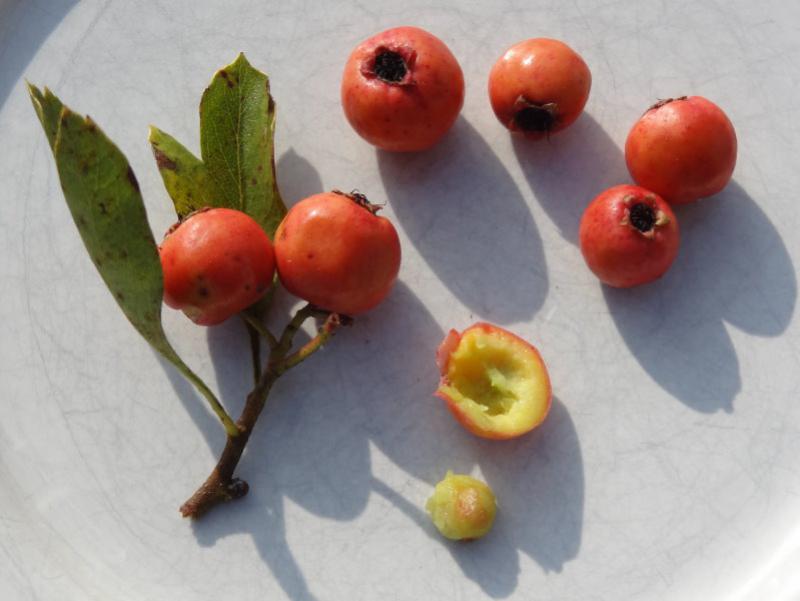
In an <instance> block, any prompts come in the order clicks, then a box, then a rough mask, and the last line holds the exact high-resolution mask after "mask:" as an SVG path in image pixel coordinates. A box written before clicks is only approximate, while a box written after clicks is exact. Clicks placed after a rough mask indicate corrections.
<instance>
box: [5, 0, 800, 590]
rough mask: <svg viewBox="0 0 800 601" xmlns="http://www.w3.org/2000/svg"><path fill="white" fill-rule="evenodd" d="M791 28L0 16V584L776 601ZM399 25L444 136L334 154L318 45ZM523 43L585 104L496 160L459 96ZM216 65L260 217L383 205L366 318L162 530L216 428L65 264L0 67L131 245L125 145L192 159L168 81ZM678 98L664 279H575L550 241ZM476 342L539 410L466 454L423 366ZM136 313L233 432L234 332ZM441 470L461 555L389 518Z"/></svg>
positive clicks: (73, 251) (566, 230)
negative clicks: (530, 40)
mask: <svg viewBox="0 0 800 601" xmlns="http://www.w3.org/2000/svg"><path fill="white" fill-rule="evenodd" d="M799 19H800V5H798V4H797V3H793V2H780V1H778V0H776V1H773V2H767V3H753V2H746V1H736V2H725V3H719V2H713V1H703V2H671V3H665V2H642V1H637V0H630V1H622V2H614V3H605V4H600V3H594V2H590V1H588V0H577V1H575V2H561V1H556V0H553V1H528V2H510V1H509V2H502V3H501V2H488V1H487V2H480V1H471V2H458V1H452V2H442V3H439V5H438V6H436V7H432V6H429V4H428V3H425V2H417V1H415V0H411V1H405V2H397V1H394V2H382V1H381V2H378V1H375V2H367V3H365V2H338V3H323V2H317V3H315V2H310V1H308V2H297V3H292V2H264V1H256V0H251V1H244V0H235V1H234V0H230V1H226V2H211V1H200V0H170V1H166V0H161V1H155V0H154V1H152V2H125V1H123V0H109V1H106V2H94V1H87V2H82V3H74V2H71V1H70V0H38V1H34V0H5V1H1V2H0V132H2V137H1V138H0V141H1V142H2V161H0V181H2V187H0V197H1V199H0V279H1V280H2V287H0V317H1V318H2V319H1V320H0V324H2V325H0V331H1V332H2V335H0V397H2V398H1V399H0V400H1V401H2V415H3V418H2V421H0V550H2V555H1V556H0V557H2V559H0V598H2V599H4V600H6V599H8V600H20V601H23V600H33V599H36V600H39V599H59V600H64V601H71V600H78V599H81V600H83V599H98V600H100V599H102V600H107V599H115V600H119V601H127V600H131V599H148V600H151V601H156V600H169V601H194V600H200V599H211V598H222V597H225V598H229V599H238V600H240V601H247V600H255V599H301V600H302V599H319V600H327V599H347V600H349V601H355V600H358V599H369V600H374V599H409V600H411V599H413V600H419V599H434V598H443V599H482V598H486V597H487V596H488V597H492V598H498V599H499V598H508V599H515V600H516V599H525V600H530V599H542V600H544V599H547V600H552V599H558V600H581V601H585V600H609V601H611V600H613V601H621V600H634V599H635V600H637V601H639V600H646V601H647V600H656V599H658V600H669V601H673V600H686V599H690V600H691V599H702V600H704V601H709V600H722V599H725V600H728V599H753V600H755V599H758V600H764V599H769V600H773V599H776V600H777V599H789V598H795V599H796V598H798V596H797V595H798V593H797V591H798V574H799V573H800V569H798V566H800V553H798V540H799V539H800V470H798V460H797V458H798V456H800V403H798V397H799V396H800V377H799V374H800V363H799V361H798V352H799V349H800V331H799V330H798V319H797V312H796V305H797V278H796V266H797V264H798V261H800V235H798V231H800V217H799V215H800V212H798V210H797V190H798V187H800V175H799V172H798V169H797V144H796V142H797V138H798V134H800V118H798V112H797V97H798V93H800V89H798V87H797V82H798V81H800V74H799V73H798V68H797V65H798V64H800V51H799V50H798V45H797V39H798V26H797V23H798V20H799ZM399 24H416V25H419V26H422V27H424V28H426V29H428V30H430V31H432V32H434V33H435V34H437V35H439V36H440V37H441V38H442V39H443V40H444V41H445V42H446V43H447V44H448V45H450V47H451V48H452V50H453V51H454V53H455V54H456V56H457V57H458V58H459V60H460V61H461V64H462V67H463V69H464V72H465V76H466V80H467V100H466V104H465V106H464V110H463V113H462V118H461V119H460V120H459V121H458V123H457V125H456V127H455V129H454V131H453V132H452V133H451V134H450V135H449V136H448V137H447V138H446V139H445V140H444V142H443V143H442V144H441V145H439V146H438V147H437V148H435V149H434V150H432V151H430V152H427V153H423V154H419V155H416V156H392V155H388V154H384V153H379V152H376V151H375V150H374V149H372V148H371V147H370V146H368V145H367V144H365V143H364V142H362V141H361V140H360V139H359V138H358V137H357V136H356V135H355V134H354V133H353V132H352V131H351V130H350V129H349V127H348V125H347V123H346V121H345V119H344V117H343V115H342V112H341V109H340V106H339V100H338V98H339V96H338V94H339V89H338V86H339V78H340V73H341V69H342V66H343V64H344V60H345V58H346V57H347V55H348V53H349V51H350V49H351V48H352V47H353V46H354V45H355V44H356V43H357V42H358V41H360V40H361V39H362V38H364V37H366V36H368V35H369V34H372V33H374V32H377V31H379V30H381V29H384V28H387V27H390V26H394V25H399ZM535 36H551V37H556V38H560V39H564V40H566V41H567V42H568V43H570V44H571V45H572V46H573V47H574V48H576V49H577V50H578V51H579V52H580V53H581V54H582V55H583V56H584V57H585V59H586V61H587V63H588V64H589V65H590V67H591V69H592V72H593V75H594V84H593V89H592V96H591V98H590V100H589V104H588V107H587V114H585V115H584V116H583V117H581V119H580V120H579V121H578V122H577V123H576V124H575V125H574V126H573V127H572V128H571V129H570V130H568V131H566V132H564V133H562V134H559V135H557V136H554V137H553V138H552V139H551V140H550V141H549V142H541V143H538V144H528V143H525V142H522V141H517V140H512V139H510V137H509V136H508V135H507V132H506V131H505V130H504V129H502V128H501V127H500V126H499V125H498V124H497V123H496V122H495V120H494V117H493V115H492V114H491V111H490V108H489V106H488V101H487V96H486V77H487V73H488V70H489V68H490V66H491V64H492V62H493V61H494V60H495V59H496V58H497V57H498V56H499V55H500V54H501V52H502V51H503V50H504V49H505V48H506V47H507V46H509V45H510V44H511V43H513V42H516V41H519V40H521V39H524V38H527V37H535ZM240 50H243V51H245V52H246V53H247V55H248V57H249V58H250V60H251V61H252V62H253V64H254V65H255V66H257V67H259V68H261V69H263V70H266V71H267V72H268V73H269V74H270V76H271V80H272V90H273V93H274V96H275V98H276V101H277V103H278V107H279V116H278V137H277V143H278V157H279V163H278V165H279V166H278V169H279V180H280V184H281V188H282V190H283V193H284V196H285V197H286V198H287V200H288V201H289V202H294V201H296V200H298V199H299V198H302V197H304V196H305V195H308V194H310V193H312V192H317V191H320V190H323V189H330V188H343V189H350V188H358V189H359V190H362V191H365V192H367V193H368V194H369V195H370V197H371V198H372V199H373V200H375V201H378V202H380V201H382V200H387V201H388V205H387V207H386V210H385V214H386V215H388V216H389V217H390V218H392V219H393V220H394V221H395V223H396V224H397V225H398V229H399V231H400V235H401V239H402V243H403V249H404V263H403V267H402V272H401V280H402V282H401V283H400V284H399V285H398V286H397V288H396V290H395V291H394V292H393V294H392V295H391V297H390V299H389V300H388V301H387V302H386V303H384V304H383V305H382V306H381V307H380V308H379V309H377V310H375V311H374V312H372V313H370V314H369V315H367V316H365V317H363V318H360V319H358V320H357V322H356V324H355V325H354V326H353V327H352V328H350V329H348V330H346V331H343V332H342V333H341V334H340V335H339V336H338V337H337V338H336V339H335V340H334V341H333V343H332V344H330V346H329V347H328V348H326V350H325V351H324V352H323V353H320V354H319V355H317V356H315V357H314V358H313V359H312V360H311V361H309V363H308V365H305V366H303V367H302V368H301V369H299V370H298V371H296V372H293V373H292V374H291V375H289V376H287V377H286V378H285V379H284V380H282V381H281V382H280V384H279V386H278V387H277V389H276V390H275V393H274V395H273V397H272V400H271V402H270V404H269V408H268V409H267V411H266V412H265V414H264V415H263V417H262V420H261V422H260V426H259V428H258V429H257V432H256V434H255V436H254V439H253V440H252V441H251V444H250V447H249V450H248V452H247V454H246V457H245V459H244V460H243V462H242V464H241V466H240V470H239V473H240V474H241V475H242V476H243V477H245V478H246V479H247V480H249V482H250V484H251V487H252V489H251V494H250V495H249V496H248V497H246V498H245V499H243V500H241V501H239V502H237V503H235V504H231V505H229V506H227V507H224V508H220V509H218V510H216V511H215V512H214V513H212V514H211V515H209V516H208V517H207V518H206V519H204V520H203V521H201V522H198V523H196V524H192V523H190V522H187V521H184V520H182V519H181V518H180V517H179V515H178V512H177V507H178V506H179V504H180V503H181V502H182V501H183V500H184V498H185V497H186V496H187V495H188V494H189V493H190V492H191V491H192V490H193V489H194V487H195V486H196V485H197V484H199V482H200V481H201V479H202V478H203V477H204V476H205V475H206V474H207V472H208V471H209V469H210V467H211V465H212V463H213V461H214V458H215V456H216V454H217V453H218V452H219V450H220V447H221V445H222V442H223V435H222V432H221V430H220V428H219V427H218V425H217V423H216V422H215V421H214V419H213V418H212V417H210V416H209V414H208V413H207V411H206V410H205V407H204V406H203V404H202V403H201V401H200V400H199V399H198V397H197V395H196V394H195V393H194V392H193V391H192V389H191V388H190V387H189V386H187V385H186V384H184V383H183V381H182V380H181V378H180V377H179V376H178V375H176V373H175V372H174V371H173V369H172V368H171V367H170V366H168V365H167V364H164V363H162V362H161V361H160V360H159V359H158V358H157V357H156V355H154V353H153V352H152V351H151V350H150V349H149V347H148V346H147V344H146V343H145V342H143V341H142V340H141V339H140V338H139V337H138V336H137V334H136V333H135V331H134V330H133V328H131V327H130V325H129V324H128V323H127V322H126V321H125V319H124V317H123V316H122V314H121V313H120V312H119V311H118V309H117V307H116V305H115V303H114V301H113V299H112V298H111V296H110V295H109V294H108V292H107V291H106V290H105V288H104V287H103V284H102V282H101V280H100V278H99V277H98V275H97V274H96V272H95V270H94V268H93V267H92V265H91V263H90V261H89V260H88V259H87V256H86V255H85V252H84V250H83V248H82V245H81V242H80V240H79V238H78V236H77V232H76V230H75V228H74V226H73V224H72V223H71V221H70V217H69V214H68V212H67V210H66V206H65V203H64V201H63V198H62V195H61V192H60V189H59V185H58V181H57V177H56V174H55V170H54V166H53V163H52V159H51V156H50V154H49V151H48V149H47V146H46V143H45V138H44V136H43V135H42V132H41V130H40V127H39V124H38V123H37V122H36V119H35V116H34V113H33V111H32V109H31V106H30V103H29V101H28V99H27V97H26V94H25V91H24V86H23V77H26V78H28V79H30V80H31V81H32V82H34V83H37V84H46V85H49V86H51V87H52V88H53V90H55V91H56V92H57V93H58V94H59V95H60V96H61V97H62V98H63V99H64V101H65V102H67V103H68V104H69V105H70V106H72V107H73V108H75V109H76V110H79V111H81V112H88V113H89V114H91V115H92V117H93V118H94V119H96V121H97V122H98V123H99V124H100V125H101V126H102V127H103V128H104V129H105V131H106V132H107V133H108V134H109V135H110V136H111V137H112V138H113V139H114V140H115V141H116V142H117V143H118V144H119V145H120V146H121V147H122V149H123V150H124V152H125V153H126V154H127V155H128V157H129V158H130V160H131V162H132V164H133V167H134V169H135V171H136V173H137V175H138V177H139V181H140V183H141V186H142V190H143V193H144V196H145V199H146V203H147V207H148V210H149V215H150V220H151V224H152V226H153V228H154V230H155V231H156V232H157V233H160V232H163V231H164V230H165V229H166V228H167V227H168V225H169V224H170V222H171V220H172V215H171V208H170V204H169V202H168V199H167V196H166V194H165V192H164V190H163V187H162V184H161V182H160V179H159V176H158V173H157V172H156V169H155V165H154V163H153V160H152V157H151V156H150V150H149V147H148V144H147V141H146V136H147V126H148V124H149V123H155V124H157V125H159V126H160V127H162V128H164V129H166V130H167V131H169V132H171V133H172V134H174V135H175V136H176V137H178V138H179V139H180V140H183V141H186V142H187V143H189V144H190V146H191V148H193V149H194V150H197V139H198V138H197V135H198V134H197V131H198V130H197V128H198V123H197V112H196V107H197V102H198V100H199V96H200V93H201V92H202V90H203V88H204V87H205V85H206V83H207V82H208V80H209V78H210V76H211V74H212V73H213V72H214V70H215V69H217V68H218V67H221V66H223V65H225V64H227V63H228V62H230V61H231V60H233V58H234V57H235V56H236V53H237V52H238V51H240ZM686 93H689V94H701V95H704V96H707V97H709V98H711V99H712V100H714V101H716V102H718V103H719V104H720V105H722V107H723V108H724V109H725V110H726V111H727V113H728V114H729V115H730V117H731V119H732V120H733V122H734V123H735V125H736V128H737V131H738V134H739V141H740V151H739V163H738V166H737V169H736V173H735V181H734V182H733V183H731V184H730V186H729V187H728V188H727V190H726V191H725V192H723V193H722V194H720V195H719V196H718V197H716V198H713V199H710V200H707V201H705V202H702V203H698V204H697V205H696V206H692V207H686V208H682V209H680V210H679V212H678V214H679V218H680V223H681V227H682V231H683V238H684V240H683V244H682V248H681V254H680V257H679V260H678V261H677V263H676V265H675V266H674V268H673V269H672V270H671V272H670V273H669V274H668V275H667V276H666V277H665V278H664V279H663V280H662V281H660V282H659V283H656V284H654V285H651V286H648V287H645V288H641V289H637V290H630V291H626V292H622V291H613V290H606V289H604V288H603V287H601V286H600V285H599V284H598V283H597V281H596V280H595V279H594V278H593V277H592V276H591V274H590V273H589V272H588V271H587V269H586V268H585V266H584V264H583V261H582V259H581V256H580V252H579V250H578V248H577V247H576V245H575V238H576V233H577V226H578V220H579V217H580V214H581V211H582V208H583V206H585V204H586V203H587V202H588V201H589V199H591V198H592V196H594V195H595V194H596V193H598V192H599V191H601V190H602V189H604V188H605V187H607V186H609V185H612V184H616V183H621V182H625V181H628V178H627V173H626V170H625V165H624V160H623V157H622V154H621V150H620V148H621V146H622V144H623V142H624V139H625V135H626V133H627V130H628V128H629V127H630V125H631V124H632V123H633V121H634V120H635V119H636V118H637V117H638V116H639V115H640V114H641V112H642V111H643V110H644V109H645V108H646V107H647V106H648V105H649V104H650V103H652V102H653V101H654V100H656V99H658V98H663V97H669V96H677V95H681V94H686ZM290 304H291V301H290V300H289V299H286V298H285V297H284V298H283V300H282V306H283V307H284V308H288V306H289V305H290ZM476 320H486V321H490V322H495V323H498V324H501V325H504V326H506V327H508V328H510V329H512V330H514V331H515V332H517V333H518V334H520V335H522V336H523V337H525V338H528V339H530V340H531V341H532V342H534V343H535V344H536V345H537V346H538V347H539V348H540V350H541V351H542V354H543V356H544V358H545V360H546V361H547V363H548V365H549V367H550V371H551V376H552V379H553V384H554V391H555V405H554V407H553V411H552V414H551V416H550V417H549V418H548V420H547V421H546V422H545V424H544V425H543V426H542V427H541V428H539V429H538V430H537V431H536V432H534V433H532V434H531V435H529V436H526V437H524V438H522V439H520V440H517V441H514V442H510V443H505V444H492V443H489V442H486V441H480V440H477V439H475V438H473V437H471V436H470V435H468V434H467V433H466V432H464V431H463V430H462V429H461V428H460V427H459V426H457V425H456V424H455V422H453V421H452V419H451V418H450V417H449V414H448V413H447V412H446V410H445V408H444V407H443V406H442V404H441V403H440V402H439V401H438V400H437V399H434V398H433V397H432V396H431V393H432V391H433V389H434V388H435V386H436V382H437V374H436V369H435V366H434V363H433V351H434V348H435V346H436V344H437V343H438V342H439V339H440V338H441V337H442V335H443V333H444V332H445V331H446V330H447V329H449V328H451V327H456V328H463V327H465V326H467V325H469V324H470V323H471V322H473V321H476ZM166 322H167V328H168V331H169V334H170V336H171V338H172V339H173V340H174V342H175V344H176V345H177V346H178V347H179V349H180V351H181V352H182V354H183V355H184V356H185V358H186V359H187V360H188V362H189V363H190V364H191V365H193V366H195V367H196V368H197V369H198V371H200V372H201V373H202V374H203V375H204V376H205V377H207V379H208V380H209V381H210V382H211V383H212V384H213V385H214V387H215V388H217V389H218V390H220V391H221V393H222V396H223V397H224V399H225V401H226V402H227V403H228V404H229V405H230V406H231V409H232V411H234V412H235V411H237V410H238V408H239V407H241V399H242V398H243V396H244V394H245V393H246V392H247V384H248V380H249V373H250V372H249V364H248V355H247V347H246V343H245V339H244V333H243V331H242V328H241V326H240V325H239V324H237V323H232V324H229V325H224V326H221V327H218V328H213V329H209V330H204V329H200V328H196V327H193V326H192V325H191V324H189V323H188V321H187V320H185V319H184V318H182V316H180V315H179V314H176V313H174V312H172V311H167V312H166ZM447 469H454V470H457V471H463V472H469V473H473V474H476V475H480V476H481V477H483V478H484V479H485V480H486V481H487V482H489V484H490V485H491V486H492V487H493V488H494V490H495V492H496V493H497V495H498V497H499V501H500V513H499V517H498V521H497V523H496V527H495V529H494V531H493V532H492V533H491V535H490V536H489V537H487V538H486V539H484V540H482V541H480V542H478V543H474V544H469V545H455V544H451V543H448V542H446V541H443V540H442V539H441V538H440V537H439V536H438V535H437V533H436V532H435V530H434V529H433V528H432V526H431V525H430V523H429V522H428V520H427V518H426V516H425V515H424V513H423V511H422V507H423V505H424V502H425V499H426V498H427V497H428V495H429V494H430V492H431V490H432V487H433V484H434V483H435V482H436V481H437V480H438V479H439V478H441V477H442V476H443V475H444V473H445V471H446V470H447ZM793 594H794V595H795V596H794V597H792V595H793Z"/></svg>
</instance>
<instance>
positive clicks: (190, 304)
mask: <svg viewBox="0 0 800 601" xmlns="http://www.w3.org/2000/svg"><path fill="white" fill-rule="evenodd" d="M591 83H592V76H591V72H590V71H589V68H588V67H587V65H586V63H585V62H584V61H583V59H582V58H581V57H580V56H579V55H578V54H577V53H576V52H575V51H574V50H572V49H571V48H570V47H569V46H567V45H566V44H564V43H563V42H560V41H558V40H552V39H546V38H537V39H531V40H526V41H524V42H520V43H518V44H515V45H514V46H512V47H511V48H509V49H508V50H507V51H506V52H505V53H504V54H503V56H502V57H500V59H499V60H498V61H497V62H496V63H495V64H494V66H493V67H492V70H491V73H490V74H489V98H490V101H491V105H492V109H493V110H494V113H495V115H496V116H497V118H498V120H499V121H500V122H501V123H502V124H503V125H504V126H505V127H507V128H508V129H509V130H510V131H512V132H515V133H518V134H521V135H524V136H525V137H527V138H531V139H539V138H544V137H548V136H550V135H553V134H555V133H556V132H558V131H560V130H562V129H565V128H566V127H568V126H569V125H570V124H572V123H573V122H574V121H575V120H576V119H577V118H578V117H579V116H580V114H581V112H582V111H583V108H584V106H585V105H586V101H587V99H588V97H589V90H590V88H591ZM341 97H342V106H343V108H344V112H345V115H346V116H347V119H348V121H349V122H350V124H351V125H352V126H353V128H354V129H355V130H356V132H358V133H359V134H360V135H361V136H362V137H363V138H364V139H366V140H367V141H369V142H370V143H372V144H374V145H375V146H378V147H379V148H382V149H385V150H389V151H400V152H408V151H419V150H424V149H426V148H429V147H431V146H433V145H434V144H435V143H436V142H438V141H439V140H440V139H441V138H442V136H444V135H445V134H446V133H447V131H448V130H449V129H450V128H451V127H452V125H453V123H454V122H455V120H456V118H457V117H458V114H459V112H460V111H461V107H462V105H463V102H464V76H463V73H462V71H461V67H460V66H459V64H458V61H457V60H456V58H455V57H454V56H453V54H452V53H451V52H450V50H449V49H448V48H447V46H446V45H445V44H444V42H442V41H441V40H440V39H438V38H437V37H435V36H433V35H431V34H430V33H428V32H426V31H423V30H422V29H419V28H416V27H398V28H395V29H389V30H387V31H384V32H382V33H379V34H377V35H375V36H373V37H371V38H369V39H367V40H365V41H364V42H362V43H361V44H360V45H359V46H358V47H357V48H356V49H355V50H354V51H353V53H352V54H351V55H350V58H349V59H348V60H347V63H346V66H345V69H344V75H343V78H342V90H341ZM625 159H626V162H627V165H628V170H629V171H630V173H631V176H632V177H633V179H634V180H635V181H636V183H637V184H639V185H638V186H633V185H622V186H616V187H613V188H610V189H608V190H606V191H604V192H603V193H601V194H600V195H599V196H597V197H596V198H595V199H594V200H593V201H592V202H591V203H590V204H589V205H588V207H587V208H586V211H585V213H584V215H583V218H582V220H581V226H580V246H581V251H582V253H583V256H584V258H585V259H586V263H587V265H588V266H589V268H590V269H591V270H592V271H593V272H594V273H595V274H596V275H597V277H599V278H600V280H602V281H603V282H605V283H606V284H609V285H611V286H618V287H628V286H635V285H638V284H643V283H645V282H649V281H652V280H654V279H656V278H658V277H660V276H661V275H663V274H664V273H665V272H666V271H667V269H668V268H669V266H670V265H671V264H672V262H673V260H674V259H675V257H676V255H677V252H678V244H679V238H680V234H679V229H678V222H677V219H676V217H675V214H674V213H673V212H672V209H671V208H670V204H683V203H689V202H692V201H695V200H697V199H699V198H703V197H705V196H710V195H712V194H715V193H717V192H719V191H720V190H722V188H723V187H725V185H726V184H727V183H728V181H729V180H730V178H731V175H732V173H733V168H734V165H735V163H736V134H735V132H734V129H733V126H732V125H731V122H730V121H729V120H728V118H727V117H726V116H725V113H723V112H722V110H721V109H720V108H719V107H717V106H716V105H715V104H713V103H712V102H710V101H708V100H706V99H705V98H702V97H699V96H693V97H689V98H687V97H681V98H675V99H670V100H665V101H661V102H659V103H657V104H656V105H654V106H652V107H651V108H650V109H648V111H647V112H646V113H645V114H644V116H643V117H642V118H641V119H639V121H637V122H636V124H635V125H634V126H633V129H632V130H631V132H630V134H629V135H628V140H627V142H626V144H625ZM376 213H377V208H376V207H375V206H374V205H371V204H370V203H369V202H367V200H366V198H364V196H362V195H360V194H349V195H348V194H342V193H339V192H331V193H325V194H317V195H314V196H311V197H309V198H307V199H305V200H303V201H301V202H299V203H298V204H296V205H295V206H294V207H292V209H291V210H290V211H289V213H288V214H287V215H286V217H285V219H284V220H283V222H282V223H281V225H280V227H279V228H278V230H277V232H276V234H275V240H274V244H273V243H272V242H271V241H270V240H269V238H268V236H267V235H266V233H265V232H264V231H263V229H262V228H261V227H260V226H259V225H258V224H257V223H256V222H255V221H253V220H252V219H251V218H250V217H248V216H247V215H245V214H243V213H240V212H238V211H233V210H229V209H206V210H203V211H199V212H198V213H195V214H193V215H191V216H190V218H187V219H185V220H183V221H182V222H181V223H180V224H178V226H176V227H174V228H173V229H172V230H171V231H170V232H169V233H168V234H167V236H166V238H165V240H164V242H163V243H162V244H161V247H160V253H161V260H162V266H163V270H164V298H165V301H166V302H167V304H169V305H170V306H172V307H174V308H179V309H183V310H184V312H185V313H186V314H187V315H188V316H189V317H190V318H191V319H192V320H193V321H195V322H196V323H199V324H203V325H212V324H216V323H220V322H221V321H224V320H225V319H227V318H228V317H230V316H232V315H235V314H236V313H238V312H240V311H242V310H243V309H245V308H246V307H248V306H250V305H251V304H253V303H254V302H256V301H257V300H258V299H259V298H260V297H261V296H262V295H263V294H264V293H265V292H266V290H267V289H268V288H269V286H270V284H271V283H272V280H273V278H274V274H275V271H276V269H277V272H278V276H279V278H280V280H281V282H282V283H283V285H284V287H285V288H286V289H287V290H289V292H291V293H293V294H295V295H296V296H299V297H300V298H303V299H305V300H307V301H308V302H310V303H312V304H315V305H317V306H319V307H321V308H323V309H327V310H330V311H333V312H336V313H343V314H347V315H354V314H358V313H363V312H364V311H367V310H369V309H371V308H373V307H375V306H376V305H377V304H378V303H380V302H381V301H382V300H383V299H384V298H385V297H386V295H387V294H388V293H389V291H390V290H391V288H392V285H393V284H394V281H395V279H396V278H397V274H398V271H399V268H400V243H399V239H398V236H397V232H396V231H395V229H394V227H393V226H392V224H391V223H390V222H389V221H388V220H386V219H384V218H382V217H378V216H377V215H376Z"/></svg>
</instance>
